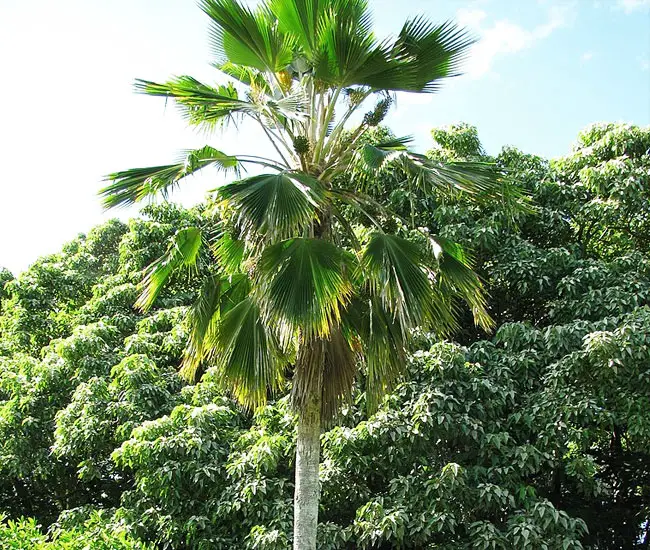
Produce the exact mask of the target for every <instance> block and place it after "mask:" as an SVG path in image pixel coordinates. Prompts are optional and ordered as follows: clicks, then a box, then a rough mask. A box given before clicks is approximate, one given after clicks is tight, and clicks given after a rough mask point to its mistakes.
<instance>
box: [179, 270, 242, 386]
mask: <svg viewBox="0 0 650 550" xmlns="http://www.w3.org/2000/svg"><path fill="white" fill-rule="evenodd" d="M249 291H250V281H249V280H248V277H246V276H245V275H243V274H238V275H234V276H230V277H222V276H221V275H218V274H212V275H209V276H208V277H206V278H205V279H204V280H203V284H202V285H201V289H200V290H199V294H198V297H197V299H196V301H195V302H194V303H193V304H192V307H191V308H190V310H189V312H188V315H187V324H188V326H189V337H188V342H187V346H186V347H185V351H184V353H183V362H182V365H181V375H182V376H183V377H184V378H186V379H187V380H188V381H190V382H196V381H197V380H198V378H199V377H200V369H201V366H202V364H203V363H204V360H205V358H206V357H207V356H209V355H210V354H211V353H212V352H213V351H214V350H213V349H212V348H211V346H213V345H214V341H215V339H216V334H217V332H218V330H219V322H220V320H221V316H222V315H223V314H225V313H227V312H228V311H229V310H230V309H232V308H233V307H235V306H236V305H237V304H239V303H240V302H241V301H242V300H244V299H245V298H246V296H247V295H248V293H249Z"/></svg>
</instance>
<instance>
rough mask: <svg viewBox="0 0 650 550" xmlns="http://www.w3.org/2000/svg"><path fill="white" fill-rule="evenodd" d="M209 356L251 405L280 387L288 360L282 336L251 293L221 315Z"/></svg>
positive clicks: (226, 382)
mask: <svg viewBox="0 0 650 550" xmlns="http://www.w3.org/2000/svg"><path fill="white" fill-rule="evenodd" d="M208 359H209V360H210V361H212V362H213V363H214V365H215V367H216V368H217V370H218V372H219V374H220V376H221V377H222V380H223V383H224V385H225V386H226V387H227V388H229V389H230V390H231V391H232V392H233V394H234V395H235V397H236V398H237V399H238V400H239V401H240V402H241V403H243V404H244V405H246V406H249V407H251V408H255V407H257V406H259V405H263V404H264V403H265V402H266V398H267V392H268V391H269V390H272V391H273V390H277V389H278V388H279V387H280V385H281V384H282V382H283V371H284V368H285V366H286V365H287V363H288V358H287V356H286V354H285V353H284V352H283V351H281V347H280V343H279V340H278V339H277V337H276V335H275V334H274V333H273V331H272V330H271V329H270V327H269V324H268V323H267V322H266V321H265V320H264V319H263V318H262V316H261V312H260V308H259V307H258V306H257V304H256V303H255V301H254V300H253V299H252V298H250V297H248V298H244V299H243V300H241V301H240V302H239V303H238V304H237V305H235V306H234V307H233V308H232V309H230V310H229V311H228V312H227V313H225V314H224V315H222V316H221V319H220V321H219V324H218V327H217V329H216V332H215V335H214V338H213V339H212V340H211V350H210V353H209V358H208Z"/></svg>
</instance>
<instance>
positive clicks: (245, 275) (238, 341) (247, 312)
mask: <svg viewBox="0 0 650 550" xmlns="http://www.w3.org/2000/svg"><path fill="white" fill-rule="evenodd" d="M200 6H201V8H202V9H203V11H204V12H205V13H206V14H207V15H208V16H209V17H210V20H211V38H212V43H213V47H214V51H215V53H216V57H217V62H216V64H215V66H216V68H217V69H218V70H219V71H220V72H221V73H222V75H225V76H226V77H227V78H226V79H224V80H225V81H226V82H225V83H223V84H220V85H215V86H212V85H207V84H204V83H202V82H199V81H197V80H196V79H194V78H192V77H189V76H182V77H178V78H175V79H172V80H170V81H168V82H166V83H162V84H159V83H154V82H149V81H145V80H138V81H137V83H136V87H137V89H138V90H139V91H141V92H144V93H146V94H150V95H156V96H163V97H166V98H167V97H171V98H173V99H174V100H175V101H176V102H177V103H178V105H179V106H180V107H181V109H182V111H183V113H184V115H185V116H186V118H187V121H188V122H189V124H191V125H195V126H200V127H203V128H204V129H207V130H212V129H215V128H223V127H227V126H228V125H229V123H231V122H236V123H239V122H241V121H244V120H247V121H251V122H253V123H254V124H256V125H257V126H258V127H259V129H260V132H261V133H262V134H263V135H264V136H266V138H268V140H269V142H270V143H271V144H272V146H273V148H274V150H275V154H274V156H273V158H264V157H260V156H257V155H250V154H248V155H233V154H227V153H224V152H222V151H220V150H217V149H215V148H213V147H211V146H205V147H203V148H200V149H198V150H193V151H188V152H186V153H185V154H184V158H183V159H182V161H181V162H179V163H177V164H170V165H165V166H156V167H151V168H140V169H133V170H127V171H123V172H117V173H115V174H111V175H110V176H109V180H111V182H110V184H109V185H108V186H107V187H105V188H104V189H103V190H102V191H101V193H102V195H103V197H104V204H105V205H106V206H107V207H113V206H120V205H126V204H130V203H133V202H136V201H140V200H142V199H144V198H146V197H148V196H152V195H156V194H162V195H166V194H167V193H168V192H169V191H170V189H172V188H173V187H175V186H176V185H177V184H178V183H179V182H180V181H181V180H182V179H183V178H185V177H186V176H189V175H191V174H193V173H195V172H197V171H198V170H201V169H204V168H206V167H216V168H217V169H219V170H222V171H225V172H232V173H234V174H236V176H237V177H239V178H240V179H237V178H235V179H236V181H234V182H233V183H230V184H229V185H225V186H223V187H221V188H219V189H218V190H217V192H216V198H215V200H214V201H212V202H211V203H210V209H211V210H212V211H213V213H214V214H215V216H214V219H215V220H216V221H215V222H214V224H212V225H211V226H210V227H208V228H207V229H205V228H204V229H199V228H196V227H190V228H185V229H182V230H179V231H178V233H177V234H176V235H175V237H174V240H173V242H172V243H171V245H170V247H169V249H168V251H167V253H166V254H165V255H164V256H163V257H161V258H160V259H158V260H157V261H156V262H154V263H153V264H152V265H151V266H150V267H149V268H148V270H147V272H146V276H145V278H144V281H143V291H142V294H141V296H140V298H139V300H138V305H139V306H140V307H141V308H144V309H146V308H149V307H151V306H152V305H153V303H154V302H155V300H156V297H157V296H158V295H159V293H160V291H161V289H162V287H163V285H164V284H165V282H166V280H167V279H168V278H169V276H170V275H171V274H172V273H173V272H174V271H175V270H177V269H180V268H185V269H191V268H193V267H195V266H197V264H202V265H203V266H207V268H206V269H202V270H200V272H201V273H205V274H206V275H205V276H204V279H203V282H202V285H201V288H200V291H199V293H198V297H197V299H196V302H195V303H194V305H193V306H192V308H191V309H190V311H189V314H188V321H189V327H190V336H189V341H188V344H187V347H186V352H185V356H184V361H183V371H184V372H185V374H186V375H187V376H188V377H190V378H193V377H195V375H196V374H197V372H199V368H200V367H201V366H202V365H209V366H210V367H211V368H213V369H216V370H217V372H218V373H219V375H220V379H221V380H222V381H223V382H224V386H225V387H227V388H228V389H229V390H230V391H231V392H232V393H233V395H234V396H235V397H237V398H238V399H239V400H240V401H241V402H243V403H245V404H247V405H249V406H252V407H254V406H257V405H259V404H262V403H263V402H264V401H265V400H266V398H267V395H268V391H269V389H271V390H277V389H279V388H281V387H283V385H284V383H285V377H287V376H288V375H289V376H290V377H291V388H292V389H291V396H292V401H293V403H294V405H295V407H296V410H297V411H298V413H299V415H298V416H299V420H298V439H297V441H298V449H297V463H296V507H295V524H294V548H297V549H303V548H305V549H306V548H309V549H313V548H315V545H316V542H315V541H316V522H317V516H318V446H319V445H318V440H319V434H320V424H321V421H322V419H323V418H330V417H332V415H333V414H334V413H335V411H336V410H337V408H338V406H339V404H340V402H341V400H343V399H345V398H346V397H347V396H349V394H350V392H351V389H352V387H353V383H354V380H355V378H356V374H357V368H358V367H359V366H362V368H363V370H364V372H365V379H366V383H367V396H368V402H369V403H371V404H376V403H377V400H378V398H379V397H380V396H381V394H382V393H384V392H385V391H386V389H387V388H389V387H390V385H391V384H392V383H393V382H394V381H395V379H396V377H397V376H398V375H399V373H400V371H401V368H402V366H403V365H404V363H405V352H406V349H407V345H408V342H409V339H410V337H411V334H412V331H413V329H415V328H416V327H422V328H425V329H434V330H436V331H439V332H442V333H444V332H447V331H449V330H450V329H452V328H453V327H454V326H455V320H454V319H455V313H456V312H457V302H456V300H457V299H458V298H459V297H460V298H461V299H463V300H464V301H465V302H466V303H467V304H468V305H469V306H470V308H471V309H472V311H473V313H474V317H475V320H476V321H477V322H478V323H479V324H482V325H483V326H484V327H488V326H489V325H490V318H489V316H488V315H487V313H486V311H485V301H484V295H483V290H482V286H481V283H480V281H479V279H478V277H477V276H476V275H475V274H474V272H473V271H472V270H471V268H470V266H469V265H468V262H467V260H466V258H465V256H464V255H463V252H462V250H461V249H460V247H458V246H457V245H455V244H453V243H450V242H448V241H446V240H444V239H441V238H438V237H436V236H434V235H431V234H429V233H428V232H427V231H426V230H420V229H417V228H411V233H410V237H413V236H415V237H416V241H417V242H415V241H414V240H413V239H409V238H406V237H407V236H408V235H407V233H408V231H407V228H408V223H406V222H404V224H403V225H402V231H401V234H400V233H399V232H398V233H396V232H394V231H393V232H388V231H385V230H384V228H385V226H386V222H387V221H388V220H393V221H394V220H395V216H394V215H393V214H392V213H391V212H389V211H387V210H386V209H385V208H384V207H383V206H382V205H381V204H378V203H377V202H376V201H375V200H373V198H372V194H373V193H372V191H373V186H374V185H376V184H377V182H381V183H382V184H383V185H385V184H386V183H385V182H386V181H390V182H398V185H405V186H408V187H409V188H411V189H414V188H416V189H417V190H418V191H419V192H420V193H425V194H430V193H437V194H440V193H442V194H444V193H446V192H451V193H457V192H459V191H464V192H467V193H470V194H472V195H473V196H475V197H477V198H481V199H486V198H487V199H491V198H494V197H496V196H498V195H499V193H500V187H501V183H500V182H499V181H498V178H496V177H495V173H494V172H493V170H492V167H491V166H486V165H482V164H477V163H474V164H471V163H442V162H436V161H433V160H431V159H429V158H427V157H425V156H422V155H418V154H415V153H413V152H412V151H410V150H409V148H408V142H409V140H408V139H406V138H398V139H396V138H391V139H388V140H383V141H382V140H379V142H378V141H377V140H373V139H372V138H371V134H372V132H373V128H375V127H377V126H378V125H379V124H380V123H381V121H382V120H383V118H384V116H385V115H386V113H387V112H388V110H389V109H390V108H391V105H392V103H393V97H394V94H395V93H396V92H415V93H430V92H434V91H435V90H436V89H437V88H438V87H439V85H440V82H441V80H442V79H444V78H446V77H450V76H453V75H455V74H457V70H458V66H459V63H460V62H461V61H462V59H463V57H464V55H465V54H466V52H467V50H468V47H469V46H470V45H471V43H472V39H471V38H470V37H469V36H468V35H467V34H466V33H465V32H464V31H462V30H460V29H458V28H457V27H456V26H455V25H453V24H451V23H444V24H442V25H434V24H432V23H430V22H429V21H428V20H426V19H425V18H422V17H417V18H415V19H411V20H408V21H407V22H406V23H405V24H404V26H403V28H402V30H401V31H400V32H399V34H398V35H397V37H395V38H393V39H386V40H382V41H380V40H377V39H376V38H375V36H374V34H373V33H372V31H371V19H370V15H369V11H368V8H367V3H366V1H365V0H267V1H265V2H262V3H261V4H260V5H259V6H258V7H257V8H255V9H251V8H248V7H246V6H244V5H241V4H239V3H238V2H237V1H236V0H201V2H200ZM369 136H370V137H369ZM249 164H256V165H259V166H261V167H262V168H263V169H264V170H263V173H261V174H259V175H254V176H251V177H245V178H241V169H242V168H243V167H246V166H247V165H249Z"/></svg>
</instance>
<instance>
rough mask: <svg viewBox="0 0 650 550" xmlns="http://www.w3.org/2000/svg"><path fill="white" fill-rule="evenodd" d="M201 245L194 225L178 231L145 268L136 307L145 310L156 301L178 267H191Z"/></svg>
mask: <svg viewBox="0 0 650 550" xmlns="http://www.w3.org/2000/svg"><path fill="white" fill-rule="evenodd" d="M202 245H203V234H202V233H201V230H200V229H198V228H196V227H187V228H185V229H181V230H180V231H178V232H177V233H176V234H175V235H174V237H173V238H172V241H171V243H170V245H169V247H168V249H167V252H165V253H164V254H163V255H162V256H161V257H160V258H158V259H157V260H156V261H155V262H153V263H152V264H151V265H150V266H149V267H148V268H147V270H146V273H145V276H144V279H143V280H142V283H141V284H140V288H141V290H142V292H141V294H140V296H139V298H138V300H137V302H136V304H135V305H136V307H139V308H140V309H142V310H143V311H147V310H149V309H150V308H151V306H152V305H153V304H154V302H155V301H156V298H157V297H158V295H159V294H160V292H161V290H162V289H163V287H164V286H165V284H166V283H167V280H168V279H169V277H170V276H171V274H172V273H173V272H174V271H175V270H176V269H179V268H193V267H195V266H196V261H197V259H198V257H199V251H200V250H201V247H202Z"/></svg>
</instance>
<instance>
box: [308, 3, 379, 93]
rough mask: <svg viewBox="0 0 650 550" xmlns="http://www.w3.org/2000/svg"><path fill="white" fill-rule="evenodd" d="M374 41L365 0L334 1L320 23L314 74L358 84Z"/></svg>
mask: <svg viewBox="0 0 650 550" xmlns="http://www.w3.org/2000/svg"><path fill="white" fill-rule="evenodd" d="M375 45H376V44H375V38H374V35H373V33H372V25H371V17H370V12H369V11H368V9H367V2H366V1H364V0H356V1H339V2H331V5H330V6H329V7H328V8H327V9H326V10H324V11H323V13H322V15H321V20H320V23H319V29H318V50H317V52H316V55H315V56H314V59H313V63H314V75H315V76H316V78H317V79H318V80H321V81H323V82H326V83H327V84H329V85H334V86H337V87H340V88H344V87H348V86H351V85H355V84H358V81H357V80H358V78H357V75H358V73H359V71H361V70H363V68H364V67H365V66H366V65H367V64H368V62H369V58H370V56H371V55H372V54H373V51H374V49H375Z"/></svg>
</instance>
